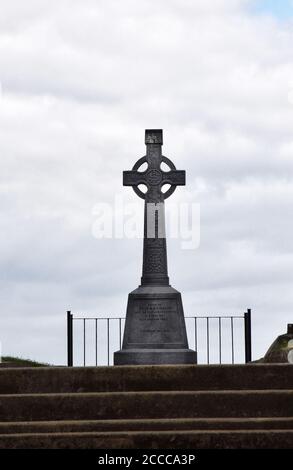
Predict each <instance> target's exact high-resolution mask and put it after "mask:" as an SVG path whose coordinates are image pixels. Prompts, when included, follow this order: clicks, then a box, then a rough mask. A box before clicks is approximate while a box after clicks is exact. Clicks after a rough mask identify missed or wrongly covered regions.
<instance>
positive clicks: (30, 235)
mask: <svg viewBox="0 0 293 470" xmlns="http://www.w3.org/2000/svg"><path fill="white" fill-rule="evenodd" d="M292 26H293V5H292V2H290V1H278V2H271V1H260V2H257V1H247V0H213V1H207V0H196V1H194V0H193V1H192V0H168V1H163V0H140V1H135V0H124V1H123V2H122V1H121V0H85V1H83V2H80V1H74V0H70V1H69V0H58V1H52V0H50V1H49V0H48V1H45V0H27V1H26V2H20V1H16V0H10V1H9V2H5V3H4V2H2V4H1V14H0V71H1V72H0V82H1V89H2V92H1V98H0V126H1V135H0V146H1V167H0V191H1V197H0V205H1V214H2V216H1V219H0V223H1V227H0V228H1V230H0V240H1V243H0V257H1V296H0V306H1V323H0V339H1V341H2V349H3V355H8V354H9V355H19V356H23V357H29V358H32V359H38V360H43V361H46V362H51V363H56V364H61V363H64V362H65V360H66V341H65V331H66V330H65V314H66V310H67V309H71V310H72V311H73V312H83V313H86V314H88V315H94V314H99V315H103V316H108V315H112V316H113V315H119V316H120V315H121V316H123V315H124V314H125V310H126V302H127V294H128V292H130V291H131V290H133V289H135V288H136V287H137V285H138V283H139V281H140V275H141V256H142V243H141V240H127V239H123V240H121V239H119V240H97V239H95V238H94V237H93V235H92V226H93V223H94V220H95V218H94V215H93V208H94V207H95V205H96V204H97V203H99V202H107V203H113V201H114V197H115V196H117V195H119V196H121V197H122V196H123V198H124V200H125V202H134V201H135V200H136V199H137V196H136V195H135V194H134V193H133V192H132V190H131V189H130V188H123V186H122V176H121V175H122V171H123V170H125V169H130V168H131V167H132V165H133V164H134V162H135V161H136V160H137V159H138V158H139V157H141V156H142V155H144V152H145V147H144V129H145V128H162V129H164V154H165V155H166V156H168V157H170V158H171V159H172V160H173V161H174V163H175V164H176V166H177V168H179V169H185V170H186V174H187V185H186V187H185V188H178V189H177V191H176V193H175V194H174V195H173V196H172V201H171V199H169V201H170V203H171V202H173V203H179V202H180V201H188V202H189V203H191V202H194V203H198V204H200V208H201V243H200V246H199V248H198V249H197V250H193V251H190V250H183V249H182V247H181V244H180V240H173V241H170V242H169V243H168V248H169V251H168V258H169V275H170V279H171V283H172V285H173V286H174V287H175V288H177V289H178V290H180V291H181V292H182V295H183V303H184V307H185V313H186V315H193V314H199V315H200V314H208V313H210V314H213V313H217V314H219V313H226V314H227V313H242V312H243V311H244V310H246V308H248V307H250V308H251V309H252V313H253V354H254V357H255V358H258V357H260V356H261V355H263V354H264V352H265V351H266V349H267V348H268V346H269V345H270V343H271V342H272V341H273V339H274V338H275V337H276V336H277V335H278V334H281V333H283V332H285V330H286V325H287V323H288V322H293V289H292V280H293V279H292V278H293V276H292V272H293V237H292V233H293V217H292V216H293V132H292V126H293V58H292V50H293V30H292ZM140 204H142V202H140ZM167 204H168V202H167Z"/></svg>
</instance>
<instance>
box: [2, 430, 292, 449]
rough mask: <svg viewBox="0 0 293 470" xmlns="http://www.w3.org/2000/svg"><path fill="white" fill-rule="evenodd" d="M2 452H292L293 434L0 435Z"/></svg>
mask: <svg viewBox="0 0 293 470" xmlns="http://www.w3.org/2000/svg"><path fill="white" fill-rule="evenodd" d="M0 448H2V449H3V448H5V449H23V448H25V449H54V448H57V449H249V448H251V449H268V448H269V449H292V448H293V431H288V430H286V431H283V430H281V431H280V430H274V431H265V430H258V431H247V430H245V431H171V432H170V431H160V432H159V431H157V432H153V431H145V432H133V431H131V432H114V433H113V432H108V433H107V432H104V433H97V432H84V433H48V434H46V433H43V434H1V435H0Z"/></svg>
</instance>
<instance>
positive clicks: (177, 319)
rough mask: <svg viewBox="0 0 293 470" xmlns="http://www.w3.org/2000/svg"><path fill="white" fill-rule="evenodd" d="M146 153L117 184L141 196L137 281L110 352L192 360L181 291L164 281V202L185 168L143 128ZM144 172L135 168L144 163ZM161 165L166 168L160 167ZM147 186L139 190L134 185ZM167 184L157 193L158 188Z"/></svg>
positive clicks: (126, 358)
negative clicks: (115, 345)
mask: <svg viewBox="0 0 293 470" xmlns="http://www.w3.org/2000/svg"><path fill="white" fill-rule="evenodd" d="M145 143H146V148H147V152H146V156H144V157H142V158H140V159H139V160H138V161H137V162H136V164H135V165H134V167H133V169H132V170H131V171H124V172H123V185H124V186H132V188H133V190H134V191H135V193H136V194H137V195H138V196H139V197H141V198H142V199H144V200H145V208H144V241H143V267H142V277H141V285H140V286H139V287H138V288H137V289H135V290H134V291H133V292H131V293H130V294H129V297H128V305H127V313H126V320H125V330H124V337H123V345H122V349H121V350H120V351H116V352H115V353H114V364H115V365H126V364H195V363H196V352H195V351H192V350H191V349H189V348H188V340H187V335H186V327H185V320H184V314H183V307H182V300H181V294H180V293H179V292H178V291H177V290H175V289H173V288H172V287H171V286H170V284H169V277H168V268H167V246H166V236H165V217H164V215H165V211H164V200H165V199H167V198H168V197H169V196H171V194H172V193H173V192H174V191H175V189H176V186H179V185H181V186H183V185H185V171H181V170H176V168H175V165H174V164H173V163H172V162H171V160H169V159H168V158H166V157H164V156H163V155H162V145H163V133H162V130H160V129H156V130H146V131H145ZM144 163H146V164H147V169H146V170H145V171H138V170H139V168H140V167H141V166H142V165H143V164H144ZM161 163H165V164H166V165H167V166H168V167H169V168H170V171H163V170H162V169H161ZM141 184H144V185H145V186H146V187H147V191H146V193H144V192H142V191H141V190H140V188H139V185H141ZM165 184H169V185H170V188H169V189H168V190H167V191H166V192H165V193H163V192H162V186H163V185H165Z"/></svg>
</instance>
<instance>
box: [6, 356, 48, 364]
mask: <svg viewBox="0 0 293 470" xmlns="http://www.w3.org/2000/svg"><path fill="white" fill-rule="evenodd" d="M2 363H4V364H7V363H9V364H11V366H12V367H13V365H15V366H23V367H44V366H49V365H50V364H44V363H41V362H37V361H32V360H31V359H23V358H22V357H12V356H2Z"/></svg>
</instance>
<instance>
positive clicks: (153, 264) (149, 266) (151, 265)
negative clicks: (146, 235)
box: [144, 250, 165, 273]
mask: <svg viewBox="0 0 293 470" xmlns="http://www.w3.org/2000/svg"><path fill="white" fill-rule="evenodd" d="M144 267H145V273H163V272H165V256H164V253H162V251H153V250H149V251H148V257H147V258H146V259H145V266H144Z"/></svg>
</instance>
